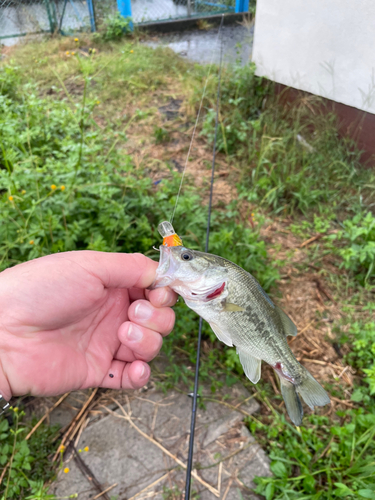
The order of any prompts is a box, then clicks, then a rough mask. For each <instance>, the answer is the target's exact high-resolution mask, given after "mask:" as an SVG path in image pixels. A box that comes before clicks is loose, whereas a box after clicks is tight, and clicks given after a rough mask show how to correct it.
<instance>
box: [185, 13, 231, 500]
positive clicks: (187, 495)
mask: <svg viewBox="0 0 375 500" xmlns="http://www.w3.org/2000/svg"><path fill="white" fill-rule="evenodd" d="M223 24H224V14H223V16H222V18H221V23H220V28H219V37H218V39H219V40H220V63H219V76H218V86H217V101H216V119H215V136H214V145H213V154H212V167H211V183H210V197H209V202H208V214H207V231H206V244H205V252H206V253H208V246H209V241H210V225H211V213H212V197H213V192H214V176H215V161H216V143H217V131H218V125H219V105H220V90H221V68H222V64H223V40H222V37H221V38H220V34H221V29H222V26H223ZM180 189H181V187H180ZM202 326H203V319H202V318H201V317H200V318H199V328H198V345H197V358H196V364H195V377H194V391H193V394H192V399H193V401H192V410H191V422H190V438H189V452H188V463H187V468H186V482H185V500H190V487H191V471H192V468H193V451H194V437H195V420H196V414H197V401H198V379H199V364H200V354H201V342H202Z"/></svg>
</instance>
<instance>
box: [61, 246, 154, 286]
mask: <svg viewBox="0 0 375 500" xmlns="http://www.w3.org/2000/svg"><path fill="white" fill-rule="evenodd" d="M59 255H62V254H59ZM65 255H66V256H68V255H69V260H72V261H74V262H76V263H77V264H79V265H80V266H82V267H83V268H84V269H85V270H86V271H87V272H89V273H90V274H92V275H93V276H95V277H96V278H98V279H99V280H100V281H101V282H102V283H103V285H104V286H105V287H106V288H133V287H135V288H148V287H149V286H150V285H151V283H152V282H153V281H154V279H155V272H156V269H157V267H158V263H157V262H155V261H154V260H151V259H149V258H148V257H146V256H145V255H142V254H140V253H106V252H95V251H90V250H82V251H76V252H68V253H66V254H65Z"/></svg>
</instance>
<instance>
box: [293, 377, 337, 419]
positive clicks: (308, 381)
mask: <svg viewBox="0 0 375 500" xmlns="http://www.w3.org/2000/svg"><path fill="white" fill-rule="evenodd" d="M306 375H307V377H306V378H305V380H304V381H303V382H302V384H301V385H298V386H296V390H297V391H298V392H299V393H300V395H301V396H302V398H303V400H304V401H305V403H306V404H307V405H309V406H310V408H311V409H312V410H313V409H314V406H324V405H328V404H329V403H330V402H331V400H330V399H329V396H328V394H327V393H326V391H325V390H324V389H323V387H322V386H321V385H320V384H319V382H317V381H316V380H315V379H314V377H313V376H312V375H311V373H310V372H309V371H307V370H306Z"/></svg>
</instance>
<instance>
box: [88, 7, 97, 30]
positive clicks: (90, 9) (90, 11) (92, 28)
mask: <svg viewBox="0 0 375 500" xmlns="http://www.w3.org/2000/svg"><path fill="white" fill-rule="evenodd" d="M87 6H88V8H89V13H90V24H91V31H92V32H93V33H94V31H96V25H95V12H94V6H93V4H92V0H87Z"/></svg>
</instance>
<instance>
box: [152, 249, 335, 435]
mask: <svg viewBox="0 0 375 500" xmlns="http://www.w3.org/2000/svg"><path fill="white" fill-rule="evenodd" d="M163 286H168V287H170V288H172V289H173V290H174V291H175V292H176V293H178V294H179V295H180V296H181V297H182V298H183V299H184V301H185V303H186V305H187V306H188V307H189V308H190V309H192V310H193V311H195V312H196V313H197V314H198V315H199V316H201V317H202V318H203V319H204V320H205V321H207V322H208V323H209V325H210V326H211V328H212V330H213V331H214V333H215V335H216V336H217V338H218V339H219V340H220V341H221V342H223V343H224V344H226V345H227V346H235V347H236V349H237V353H238V355H239V359H240V362H241V364H242V367H243V370H244V373H245V375H246V377H247V378H248V379H249V380H250V381H251V382H253V383H254V384H256V383H257V382H258V381H259V379H260V376H261V363H262V361H265V362H266V363H268V364H269V365H270V366H271V367H272V368H273V369H274V371H275V372H276V374H277V375H278V377H279V379H280V389H281V394H282V396H283V398H284V401H285V406H286V410H287V412H288V415H289V417H290V419H291V421H292V422H293V423H294V424H295V425H296V426H300V425H301V423H302V417H303V408H302V403H301V399H300V396H301V397H302V399H303V400H304V401H305V403H306V404H307V405H308V406H309V407H310V408H311V409H312V410H314V407H315V406H324V405H327V404H329V403H330V398H329V396H328V394H327V392H326V391H325V390H324V389H323V387H322V386H321V385H320V384H319V382H317V380H315V378H314V377H313V376H312V375H311V373H310V372H309V371H308V370H307V369H306V368H305V367H304V366H302V365H301V364H300V363H299V362H298V361H297V359H296V358H295V356H294V354H293V352H292V351H291V349H290V347H289V345H288V342H287V337H288V336H289V335H292V336H295V335H297V327H296V325H295V324H294V323H293V321H292V320H291V319H290V318H289V316H288V315H287V314H286V313H285V312H284V311H283V310H282V309H281V308H280V307H278V306H277V305H275V304H274V303H273V301H272V300H271V299H270V297H269V296H268V295H267V293H266V292H265V291H264V290H263V288H262V287H261V285H260V284H259V283H258V281H257V280H256V279H255V278H254V276H252V275H251V274H250V273H249V272H247V271H245V270H244V269H242V268H241V267H239V266H238V265H236V264H234V263H233V262H231V261H229V260H227V259H224V258H223V257H219V256H217V255H213V254H210V253H204V252H199V251H196V250H191V249H189V248H186V247H185V246H183V245H179V246H165V245H162V246H160V259H159V265H158V268H157V271H156V276H155V280H154V283H153V284H152V287H151V288H159V287H163Z"/></svg>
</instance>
